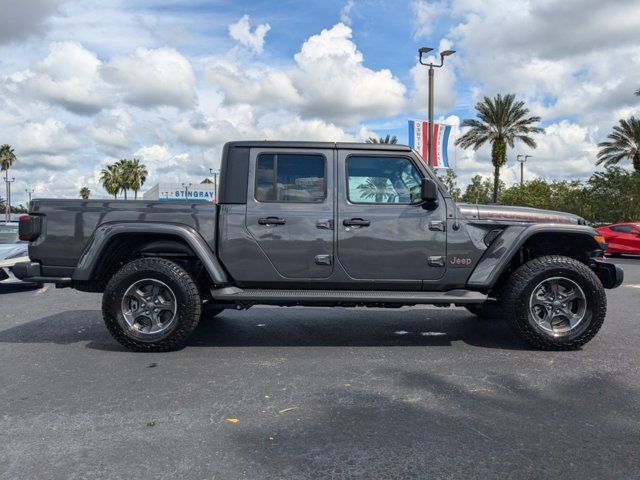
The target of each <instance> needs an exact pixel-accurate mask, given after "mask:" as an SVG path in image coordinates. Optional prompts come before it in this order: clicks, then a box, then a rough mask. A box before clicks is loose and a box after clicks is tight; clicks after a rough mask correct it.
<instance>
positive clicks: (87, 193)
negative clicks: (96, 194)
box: [80, 187, 91, 200]
mask: <svg viewBox="0 0 640 480" xmlns="http://www.w3.org/2000/svg"><path fill="white" fill-rule="evenodd" d="M90 195H91V190H89V189H88V188H87V187H82V188H81V189H80V197H81V198H82V199H83V200H89V196H90Z"/></svg>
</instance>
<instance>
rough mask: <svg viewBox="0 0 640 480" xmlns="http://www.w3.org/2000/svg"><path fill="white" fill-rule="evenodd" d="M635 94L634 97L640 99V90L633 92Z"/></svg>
mask: <svg viewBox="0 0 640 480" xmlns="http://www.w3.org/2000/svg"><path fill="white" fill-rule="evenodd" d="M633 93H634V95H637V96H639V97H640V88H639V89H638V90H636V91H635V92H633Z"/></svg>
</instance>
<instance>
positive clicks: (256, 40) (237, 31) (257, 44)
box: [229, 15, 271, 53]
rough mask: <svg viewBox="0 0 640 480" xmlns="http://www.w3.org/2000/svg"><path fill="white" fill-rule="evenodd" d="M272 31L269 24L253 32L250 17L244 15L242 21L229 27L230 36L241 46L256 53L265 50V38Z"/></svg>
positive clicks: (262, 25)
mask: <svg viewBox="0 0 640 480" xmlns="http://www.w3.org/2000/svg"><path fill="white" fill-rule="evenodd" d="M269 30H271V26H270V25H269V24H268V23H263V24H260V25H258V26H257V27H255V28H254V29H253V31H252V30H251V24H250V23H249V15H244V16H243V17H242V18H241V19H240V20H238V21H237V22H235V23H232V24H231V25H229V35H230V36H231V38H233V39H234V40H236V41H237V42H239V43H240V44H241V45H244V46H245V47H247V48H249V49H250V50H252V51H254V52H255V53H262V51H263V50H264V38H265V36H266V35H267V32H268V31H269Z"/></svg>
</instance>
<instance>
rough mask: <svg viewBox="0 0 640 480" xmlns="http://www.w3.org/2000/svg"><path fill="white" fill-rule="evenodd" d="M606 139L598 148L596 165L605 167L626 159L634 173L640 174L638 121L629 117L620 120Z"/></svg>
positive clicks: (639, 121)
mask: <svg viewBox="0 0 640 480" xmlns="http://www.w3.org/2000/svg"><path fill="white" fill-rule="evenodd" d="M607 138H608V139H609V140H608V141H605V142H600V143H599V144H598V147H600V151H598V161H597V162H596V164H597V165H600V164H602V163H604V166H605V167H609V166H611V165H615V164H617V163H618V162H620V161H621V160H624V159H628V160H631V162H632V163H633V168H634V169H635V171H636V172H640V119H638V118H636V117H634V116H631V117H630V118H628V119H626V120H625V119H624V118H622V119H620V124H619V125H616V126H615V127H613V132H611V133H610V134H609V135H608V136H607Z"/></svg>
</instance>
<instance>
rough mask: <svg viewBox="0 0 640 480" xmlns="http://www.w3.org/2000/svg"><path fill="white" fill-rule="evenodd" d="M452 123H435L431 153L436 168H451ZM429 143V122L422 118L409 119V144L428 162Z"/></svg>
mask: <svg viewBox="0 0 640 480" xmlns="http://www.w3.org/2000/svg"><path fill="white" fill-rule="evenodd" d="M450 135H451V125H444V124H442V123H434V124H433V138H434V139H435V141H434V142H432V143H431V153H432V158H433V167H434V168H450V166H449V154H448V147H449V136H450ZM428 145H429V122H424V121H422V120H409V146H410V147H411V148H414V149H415V150H417V151H418V153H420V155H422V158H423V159H424V161H425V163H426V162H428V155H427V147H428Z"/></svg>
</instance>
